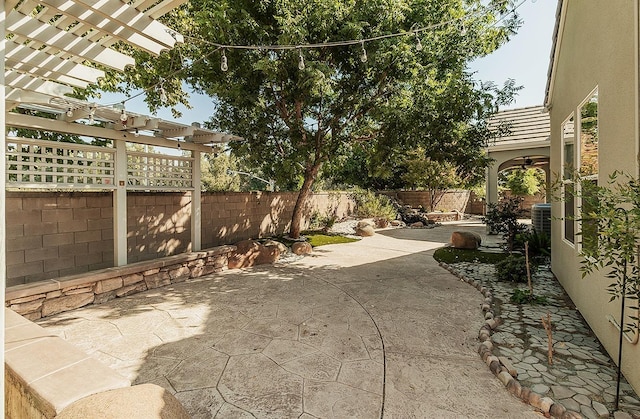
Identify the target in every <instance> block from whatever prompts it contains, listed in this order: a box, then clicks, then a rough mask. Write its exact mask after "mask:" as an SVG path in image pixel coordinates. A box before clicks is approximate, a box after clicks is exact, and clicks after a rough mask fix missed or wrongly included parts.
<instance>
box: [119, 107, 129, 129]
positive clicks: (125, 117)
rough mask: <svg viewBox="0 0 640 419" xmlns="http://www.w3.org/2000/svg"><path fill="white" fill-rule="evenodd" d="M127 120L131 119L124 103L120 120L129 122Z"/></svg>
mask: <svg viewBox="0 0 640 419" xmlns="http://www.w3.org/2000/svg"><path fill="white" fill-rule="evenodd" d="M127 119H129V115H127V112H126V111H125V110H124V102H122V111H120V120H121V121H122V122H123V125H124V122H127Z"/></svg>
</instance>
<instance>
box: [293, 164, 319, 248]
mask: <svg viewBox="0 0 640 419" xmlns="http://www.w3.org/2000/svg"><path fill="white" fill-rule="evenodd" d="M319 170H320V164H314V165H313V166H312V167H310V168H307V170H305V172H304V182H303V183H302V187H301V188H300V192H298V199H297V200H296V205H295V207H293V216H292V217H291V230H290V231H289V237H291V238H292V239H297V238H299V237H300V231H301V230H302V216H303V215H304V214H303V212H304V208H305V204H306V203H307V200H308V198H309V195H311V186H313V182H315V180H316V176H317V175H318V171H319Z"/></svg>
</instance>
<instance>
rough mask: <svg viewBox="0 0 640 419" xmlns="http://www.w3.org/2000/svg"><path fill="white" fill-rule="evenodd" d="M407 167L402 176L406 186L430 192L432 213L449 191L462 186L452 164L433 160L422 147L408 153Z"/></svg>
mask: <svg viewBox="0 0 640 419" xmlns="http://www.w3.org/2000/svg"><path fill="white" fill-rule="evenodd" d="M405 167H406V170H405V173H404V174H403V175H402V176H401V177H402V180H403V181H404V184H405V186H406V187H411V188H424V189H426V190H427V191H429V197H430V202H431V208H430V210H431V211H434V210H435V207H436V205H437V204H438V202H440V199H442V197H443V196H444V193H445V192H446V191H447V190H448V189H451V188H455V187H458V186H461V184H462V182H461V180H460V178H459V176H458V174H457V173H456V169H455V167H454V166H453V165H452V164H451V163H449V162H439V161H437V160H433V159H431V158H430V157H428V156H426V155H425V151H424V149H423V148H422V147H417V148H415V149H413V150H411V151H409V152H407V155H406V157H405Z"/></svg>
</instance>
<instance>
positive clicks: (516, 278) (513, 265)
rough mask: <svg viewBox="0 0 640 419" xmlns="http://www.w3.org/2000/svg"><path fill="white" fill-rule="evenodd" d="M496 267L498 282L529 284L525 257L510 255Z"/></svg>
mask: <svg viewBox="0 0 640 419" xmlns="http://www.w3.org/2000/svg"><path fill="white" fill-rule="evenodd" d="M495 267H496V278H497V279H498V281H508V282H518V283H526V282H527V263H526V261H525V258H524V256H517V255H509V256H507V257H506V258H505V259H504V260H502V261H500V262H498V263H496V266H495Z"/></svg>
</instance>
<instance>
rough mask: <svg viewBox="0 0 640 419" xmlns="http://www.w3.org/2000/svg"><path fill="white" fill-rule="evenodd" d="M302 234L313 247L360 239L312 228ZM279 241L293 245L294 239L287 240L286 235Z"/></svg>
mask: <svg viewBox="0 0 640 419" xmlns="http://www.w3.org/2000/svg"><path fill="white" fill-rule="evenodd" d="M302 235H303V236H305V237H306V238H307V241H308V242H309V244H310V245H311V246H312V247H317V246H324V245H327V244H341V243H351V242H357V241H358V239H353V238H351V237H345V236H340V235H338V234H325V233H323V232H322V231H317V230H312V231H303V232H302ZM278 241H281V242H282V243H284V244H286V245H287V246H288V247H291V245H292V244H293V243H295V242H294V241H293V240H287V239H285V238H284V237H280V238H278Z"/></svg>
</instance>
